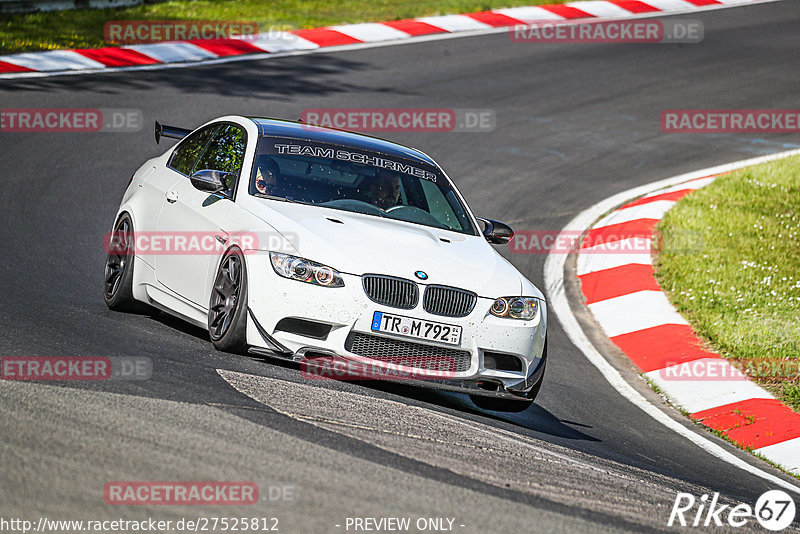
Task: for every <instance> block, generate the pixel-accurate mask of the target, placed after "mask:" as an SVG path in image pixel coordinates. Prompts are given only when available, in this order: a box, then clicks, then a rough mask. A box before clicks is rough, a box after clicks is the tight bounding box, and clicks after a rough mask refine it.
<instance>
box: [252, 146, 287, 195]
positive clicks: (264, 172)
mask: <svg viewBox="0 0 800 534" xmlns="http://www.w3.org/2000/svg"><path fill="white" fill-rule="evenodd" d="M280 175H281V172H280V168H279V167H278V164H277V163H275V160H273V159H272V158H270V157H269V156H260V157H259V158H258V160H256V175H255V182H254V184H255V187H256V192H258V193H261V194H262V195H274V194H275V189H276V188H277V186H278V178H279V177H280Z"/></svg>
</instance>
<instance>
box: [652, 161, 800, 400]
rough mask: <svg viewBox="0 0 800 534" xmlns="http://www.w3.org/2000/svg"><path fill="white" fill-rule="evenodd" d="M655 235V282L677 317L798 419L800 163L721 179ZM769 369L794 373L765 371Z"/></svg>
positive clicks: (684, 203) (688, 200)
mask: <svg viewBox="0 0 800 534" xmlns="http://www.w3.org/2000/svg"><path fill="white" fill-rule="evenodd" d="M657 230H658V232H660V233H661V235H662V236H663V245H662V248H661V250H658V251H657V255H656V257H655V259H654V267H655V271H656V277H657V279H658V281H659V283H660V284H661V287H662V288H663V289H664V290H665V291H666V293H667V295H668V296H669V298H670V300H671V301H672V303H673V304H674V305H675V307H676V308H677V309H678V311H680V312H681V314H682V315H683V316H684V317H685V318H686V319H687V320H688V321H689V322H690V323H691V325H692V326H693V327H694V329H695V330H696V331H697V333H698V334H699V335H700V336H701V337H702V338H703V339H704V340H706V342H707V343H708V346H709V348H710V349H712V350H715V351H717V352H719V354H721V355H722V356H724V357H726V358H728V359H730V360H731V361H732V362H733V363H734V364H735V365H736V366H737V367H739V368H740V369H743V370H745V372H746V373H747V374H749V375H750V376H751V377H752V378H753V379H754V380H755V381H756V382H758V383H760V384H761V385H763V386H764V387H766V388H767V389H769V390H770V391H772V392H773V393H775V394H776V395H777V396H778V397H779V398H781V399H782V400H783V401H784V402H786V403H787V404H788V405H790V406H792V407H793V408H794V409H795V410H796V411H800V377H798V373H797V368H798V366H800V361H799V360H800V157H794V158H787V159H784V160H780V161H776V162H772V163H766V164H762V165H758V166H754V167H751V168H748V169H744V170H741V171H737V172H735V173H732V174H730V175H726V176H722V177H720V178H718V179H717V180H716V181H715V182H714V183H713V184H711V185H709V186H708V187H705V188H703V189H700V190H699V191H697V192H695V193H692V194H691V195H689V196H687V197H685V198H684V199H682V200H681V201H680V202H678V204H677V205H676V206H675V207H674V208H673V209H671V210H670V211H669V212H667V214H666V216H665V217H664V218H663V219H662V220H661V222H660V223H659V225H658V227H657ZM687 235H689V236H693V239H692V240H691V241H693V242H694V246H692V247H689V246H687V240H686V239H685V237H686V236H687ZM673 245H674V246H673ZM766 362H769V366H766V367H765V368H769V369H771V368H772V366H773V365H776V366H777V367H775V368H776V369H777V370H790V371H792V372H788V373H787V372H784V373H780V372H769V371H768V372H758V365H759V363H761V364H762V365H766Z"/></svg>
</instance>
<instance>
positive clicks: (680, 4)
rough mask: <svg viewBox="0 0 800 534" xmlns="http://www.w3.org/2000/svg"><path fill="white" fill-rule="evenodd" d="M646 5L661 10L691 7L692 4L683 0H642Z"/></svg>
mask: <svg viewBox="0 0 800 534" xmlns="http://www.w3.org/2000/svg"><path fill="white" fill-rule="evenodd" d="M642 1H643V2H644V3H645V4H647V5H648V6H653V7H654V8H656V9H660V10H661V11H678V10H681V9H691V8H692V7H694V4H692V3H691V2H686V1H685V0H642Z"/></svg>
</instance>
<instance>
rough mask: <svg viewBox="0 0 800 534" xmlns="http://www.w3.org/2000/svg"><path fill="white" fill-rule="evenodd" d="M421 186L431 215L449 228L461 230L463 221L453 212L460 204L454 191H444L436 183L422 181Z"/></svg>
mask: <svg viewBox="0 0 800 534" xmlns="http://www.w3.org/2000/svg"><path fill="white" fill-rule="evenodd" d="M419 185H420V186H422V191H423V193H424V194H425V200H426V201H427V208H428V211H429V212H430V214H431V215H433V216H434V217H436V219H437V220H439V221H441V222H442V223H444V225H445V226H447V227H448V228H455V229H461V228H462V226H463V224H462V223H463V219H462V220H459V219H458V217H456V213H455V211H453V205H456V203H457V202H458V200H457V199H456V196H455V194H453V192H452V191H446V192H445V191H442V190H441V189H440V188H439V187H437V186H436V184H435V183H433V182H428V181H426V180H421V181H420V182H419ZM451 203H452V204H451Z"/></svg>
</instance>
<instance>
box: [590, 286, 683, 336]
mask: <svg viewBox="0 0 800 534" xmlns="http://www.w3.org/2000/svg"><path fill="white" fill-rule="evenodd" d="M588 307H589V309H590V310H591V311H592V314H593V315H594V316H595V319H597V322H598V323H600V326H602V327H603V330H605V332H606V335H607V336H608V337H614V336H619V335H622V334H629V333H631V332H636V331H638V330H644V329H645V328H652V327H654V326H661V325H665V324H689V323H687V322H686V319H684V318H683V317H681V314H679V313H678V312H676V311H675V308H673V307H672V304H670V303H669V301H668V300H667V297H666V295H664V293H662V292H661V291H637V292H636V293H628V294H627V295H622V296H619V297H613V298H610V299H605V300H601V301H599V302H595V303H592V304H589V305H588Z"/></svg>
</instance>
